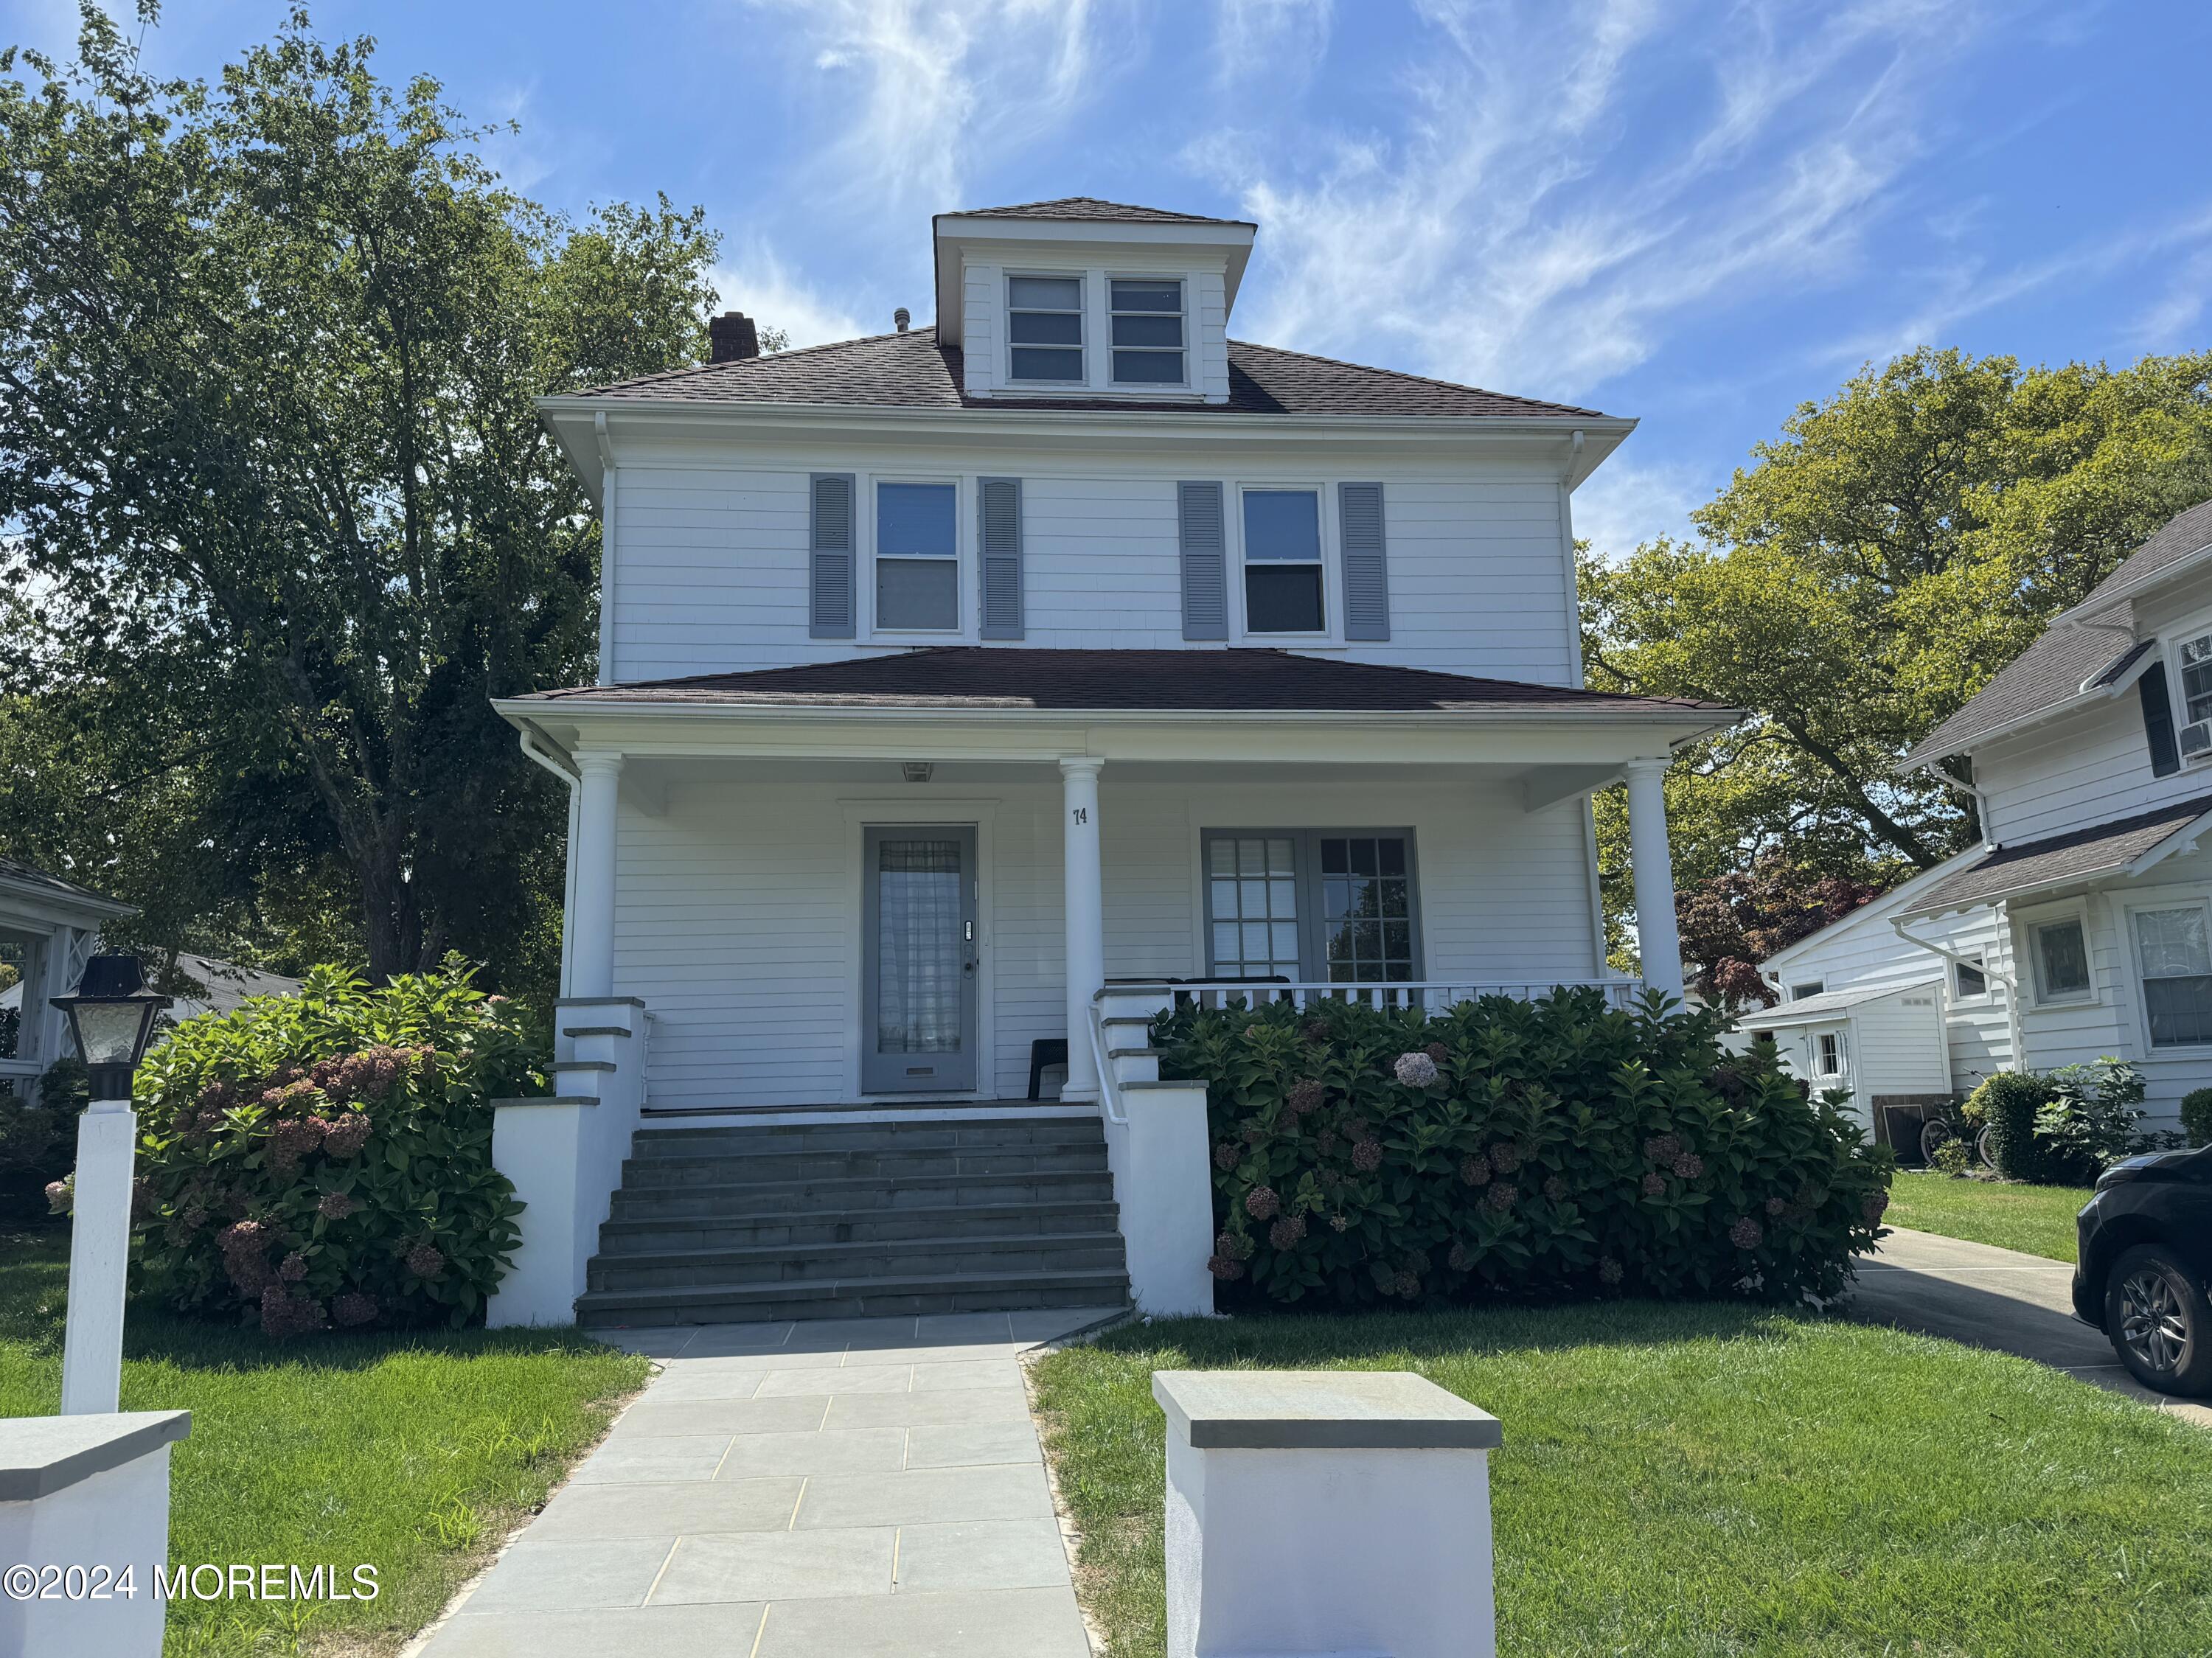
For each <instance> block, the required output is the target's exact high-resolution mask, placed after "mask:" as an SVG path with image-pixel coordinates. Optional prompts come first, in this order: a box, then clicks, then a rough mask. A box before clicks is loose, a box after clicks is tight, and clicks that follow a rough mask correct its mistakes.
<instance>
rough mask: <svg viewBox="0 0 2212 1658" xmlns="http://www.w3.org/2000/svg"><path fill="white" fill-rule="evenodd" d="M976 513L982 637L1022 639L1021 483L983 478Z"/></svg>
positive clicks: (1012, 480)
mask: <svg viewBox="0 0 2212 1658" xmlns="http://www.w3.org/2000/svg"><path fill="white" fill-rule="evenodd" d="M976 495H977V496H978V498H979V499H978V501H977V512H978V513H979V514H980V515H981V519H982V525H981V533H980V535H979V536H978V537H977V545H978V546H980V547H981V550H982V556H981V563H982V566H983V605H982V610H981V615H982V617H983V626H982V629H981V634H982V637H984V638H985V639H1019V638H1020V637H1021V636H1022V481H1021V480H1020V479H1019V478H983V479H981V480H980V481H979V483H978V486H977V489H976Z"/></svg>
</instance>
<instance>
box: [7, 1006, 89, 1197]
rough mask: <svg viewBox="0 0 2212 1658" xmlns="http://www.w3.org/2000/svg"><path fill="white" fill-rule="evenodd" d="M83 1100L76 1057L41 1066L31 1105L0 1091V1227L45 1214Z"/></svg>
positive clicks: (67, 1160)
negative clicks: (36, 1092) (50, 1187)
mask: <svg viewBox="0 0 2212 1658" xmlns="http://www.w3.org/2000/svg"><path fill="white" fill-rule="evenodd" d="M9 1011H14V1010H12V1009H10V1010H9ZM86 1097H87V1090H86V1082H85V1069H84V1061H83V1060H75V1059H61V1060H55V1061H54V1062H53V1063H52V1065H50V1066H47V1067H46V1071H45V1072H44V1074H42V1075H41V1076H40V1078H39V1088H38V1102H37V1103H36V1104H34V1105H25V1104H23V1103H22V1101H21V1096H20V1095H17V1094H15V1093H0V1224H10V1223H18V1222H21V1221H25V1220H29V1219H33V1218H40V1219H43V1218H45V1217H46V1214H47V1212H48V1209H49V1204H48V1199H47V1197H46V1187H48V1186H50V1185H51V1184H52V1182H54V1181H58V1180H62V1179H64V1178H65V1177H66V1176H67V1175H68V1174H69V1172H70V1169H71V1167H72V1166H74V1165H75V1163H76V1120H77V1117H78V1115H79V1114H81V1113H82V1111H83V1110H84V1108H85V1101H86Z"/></svg>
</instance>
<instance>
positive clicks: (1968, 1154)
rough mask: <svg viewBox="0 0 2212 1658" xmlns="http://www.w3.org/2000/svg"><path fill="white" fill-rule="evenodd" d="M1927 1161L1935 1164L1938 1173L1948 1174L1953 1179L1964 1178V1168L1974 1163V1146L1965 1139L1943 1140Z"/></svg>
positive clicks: (1968, 1167) (1969, 1167)
mask: <svg viewBox="0 0 2212 1658" xmlns="http://www.w3.org/2000/svg"><path fill="white" fill-rule="evenodd" d="M1929 1162H1930V1163H1934V1164H1935V1165H1936V1173H1937V1174H1939V1175H1949V1176H1950V1177H1951V1178H1952V1179H1953V1180H1964V1179H1965V1178H1966V1170H1967V1169H1971V1168H1972V1167H1973V1164H1974V1148H1973V1145H1972V1143H1971V1142H1969V1141H1966V1140H1945V1141H1944V1142H1943V1144H1942V1145H1939V1146H1937V1147H1936V1155H1935V1156H1934V1157H1930V1158H1929Z"/></svg>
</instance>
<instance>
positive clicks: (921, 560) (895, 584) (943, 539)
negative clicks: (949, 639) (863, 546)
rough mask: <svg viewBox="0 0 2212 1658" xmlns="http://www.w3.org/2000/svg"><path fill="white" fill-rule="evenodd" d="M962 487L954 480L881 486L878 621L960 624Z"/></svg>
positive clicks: (941, 626)
mask: <svg viewBox="0 0 2212 1658" xmlns="http://www.w3.org/2000/svg"><path fill="white" fill-rule="evenodd" d="M956 500H957V491H956V490H955V489H954V488H953V486H952V485H951V484H949V483H879V484H878V485H877V486H876V626H877V627H878V629H896V630H899V631H907V630H910V629H922V630H927V631H931V632H939V633H945V632H951V631H953V630H954V629H957V628H958V627H959V626H960V537H959V532H958V531H957V528H956V527H955V526H956V525H957V521H958V516H959V515H958V512H957V506H956Z"/></svg>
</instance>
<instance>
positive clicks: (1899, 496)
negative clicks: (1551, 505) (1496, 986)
mask: <svg viewBox="0 0 2212 1658" xmlns="http://www.w3.org/2000/svg"><path fill="white" fill-rule="evenodd" d="M2208 496H2212V353H2202V354H2197V355H2185V356H2176V357H2164V358H2160V357H2150V358H2145V359H2144V360H2142V361H2140V362H2138V363H2136V364H2135V365H2134V366H2132V367H2125V368H2112V367H2106V365H2104V364H2101V363H2098V364H2082V363H2069V364H2067V365H2065V366H2063V367H2057V368H2027V369H2023V368H2022V367H2020V365H2019V364H2018V363H2016V362H2015V361H2013V360H2012V359H2010V358H2008V357H1984V358H1974V357H1970V356H1967V355H1965V354H1963V353H1960V352H1958V351H1936V350H1918V351H1913V352H1910V353H1908V354H1906V355H1903V356H1900V357H1899V358H1897V359H1896V360H1895V361H1892V362H1890V363H1888V364H1887V365H1886V366H1883V367H1879V368H1875V367H1869V368H1868V369H1866V370H1865V371H1863V372H1862V373H1861V374H1857V375H1855V376H1853V377H1852V378H1851V379H1850V380H1848V381H1846V382H1845V384H1844V386H1843V387H1842V389H1841V390H1840V391H1838V392H1837V393H1836V394H1835V395H1834V396H1833V397H1831V398H1827V399H1826V401H1824V402H1820V403H1808V404H1804V405H1803V406H1802V407H1801V408H1800V409H1799V410H1797V411H1796V414H1794V415H1793V416H1791V417H1790V419H1789V420H1788V421H1786V422H1784V427H1783V431H1782V434H1781V435H1780V436H1779V437H1778V438H1777V439H1775V440H1772V441H1771V442H1766V443H1762V444H1760V445H1759V446H1758V447H1757V448H1756V449H1755V450H1754V451H1753V465H1749V466H1747V467H1746V468H1743V469H1742V470H1741V471H1738V472H1737V473H1736V474H1735V477H1734V479H1733V480H1732V481H1731V482H1730V483H1729V485H1728V487H1727V488H1726V489H1723V490H1722V491H1721V492H1720V493H1719V494H1718V495H1717V496H1716V497H1715V498H1714V500H1713V501H1711V502H1710V503H1708V504H1707V505H1706V506H1705V507H1702V508H1700V509H1699V511H1698V512H1696V513H1693V514H1692V519H1693V522H1694V524H1695V525H1696V528H1697V531H1698V532H1699V534H1698V538H1697V539H1695V540H1691V541H1675V540H1661V541H1657V542H1654V543H1650V544H1645V545H1644V546H1642V547H1639V548H1638V549H1637V550H1635V551H1634V552H1633V553H1632V554H1630V555H1629V556H1626V558H1622V559H1620V560H1619V561H1617V562H1613V561H1609V560H1607V559H1606V558H1605V557H1603V556H1600V552H1597V551H1589V550H1586V552H1585V556H1584V558H1583V562H1582V572H1581V574H1582V593H1583V611H1584V614H1583V651H1584V659H1585V662H1586V665H1587V666H1588V670H1589V677H1590V681H1591V683H1594V684H1598V685H1603V686H1607V687H1611V688H1616V689H1627V690H1634V691H1639V692H1644V693H1647V694H1654V695H1694V696H1700V697H1707V698H1711V699H1712V700H1714V701H1720V702H1724V703H1728V704H1729V705H1731V706H1733V707H1737V708H1744V709H1746V710H1747V711H1748V717H1747V719H1746V720H1744V721H1743V723H1742V724H1741V725H1739V726H1736V727H1735V729H1734V730H1732V731H1730V732H1727V733H1725V734H1723V735H1722V736H1720V737H1717V738H1713V739H1712V740H1711V741H1709V742H1706V743H1704V744H1699V745H1697V746H1696V747H1695V748H1694V749H1693V750H1692V751H1691V752H1690V753H1688V754H1687V755H1686V756H1685V762H1686V763H1684V764H1683V765H1681V766H1680V767H1678V768H1677V769H1676V772H1675V774H1673V775H1672V776H1670V778H1669V780H1668V811H1669V814H1670V822H1671V824H1672V827H1673V830H1674V847H1675V855H1676V860H1677V873H1678V878H1680V881H1681V884H1682V885H1683V887H1684V896H1683V902H1684V905H1685V906H1686V907H1687V906H1688V905H1690V904H1692V903H1693V902H1699V895H1698V893H1697V888H1698V885H1699V883H1701V882H1705V881H1710V880H1712V879H1714V878H1718V877H1723V876H1735V875H1741V874H1744V873H1746V872H1749V871H1751V870H1752V869H1753V866H1754V865H1758V864H1759V861H1760V860H1761V859H1779V861H1778V862H1777V863H1775V864H1774V865H1772V867H1773V868H1775V869H1778V870H1803V871H1811V872H1815V873H1825V874H1831V875H1836V876H1840V877H1844V878H1849V879H1850V880H1853V881H1859V882H1866V883H1869V884H1875V885H1879V884H1883V883H1885V882H1887V880H1889V879H1892V878H1894V877H1895V876H1896V875H1897V874H1899V873H1900V872H1905V871H1909V870H1910V869H1911V868H1915V867H1919V868H1926V867H1928V866H1929V865H1934V864H1936V863H1938V862H1940V861H1942V859H1944V858H1946V857H1948V856H1950V855H1951V854H1952V853H1955V852H1956V851H1958V850H1960V848H1961V847H1965V846H1966V845H1969V844H1971V843H1972V840H1973V839H1974V838H1975V837H1976V835H1978V824H1976V823H1974V821H1973V817H1972V807H1971V805H1970V801H1969V797H1967V796H1966V795H1965V794H1963V793H1961V792H1960V791H1958V790H1956V789H1954V788H1953V787H1951V786H1948V784H1947V783H1946V782H1944V781H1942V780H1936V779H1931V778H1928V777H1925V776H1919V777H1912V778H1905V777H1900V776H1899V775H1898V774H1897V772H1896V769H1895V768H1896V765H1897V762H1898V761H1899V758H1900V757H1901V756H1903V755H1904V754H1905V751H1906V750H1908V749H1910V748H1911V746H1912V745H1913V744H1915V743H1917V741H1918V740H1919V739H1920V738H1922V737H1923V736H1924V735H1925V734H1926V733H1927V732H1929V731H1930V730H1932V729H1933V728H1934V727H1935V726H1936V724H1937V723H1939V722H1940V721H1941V720H1943V719H1944V718H1945V717H1947V716H1948V715H1949V714H1952V713H1953V712H1954V711H1955V710H1956V709H1957V708H1959V707H1960V705H1961V704H1962V703H1964V702H1965V701H1966V699H1967V698H1968V697H1969V696H1971V695H1973V693H1974V692H1975V691H1977V690H1978V689H1980V688H1981V687H1982V686H1983V685H1984V684H1986V683H1988V682H1989V680H1990V677H1991V676H1993V675H1994V674H1995V673H1996V671H1997V670H1998V669H2000V668H2002V666H2003V665H2005V664H2006V663H2007V662H2008V661H2010V660H2011V659H2013V657H2015V655H2017V654H2018V653H2019V652H2020V651H2021V649H2022V648H2023V647H2025V646H2026V645H2027V643H2028V641H2031V640H2032V639H2033V638H2034V637H2035V635H2037V633H2039V631H2040V630H2041V629H2042V628H2043V627H2044V625H2045V623H2047V622H2048V621H2049V620H2050V619H2051V617H2052V616H2055V615H2056V614H2057V612H2058V611H2059V610H2063V609H2064V608H2065V607H2066V606H2067V605H2069V604H2073V603H2075V602H2076V601H2077V600H2079V599H2080V598H2081V597H2082V596H2083V595H2084V594H2085V593H2087V592H2088V590H2089V589H2090V588H2091V587H2093V586H2095V585H2096V583H2097V582H2099V581H2100V580H2103V579H2104V578H2105V577H2106V575H2108V574H2111V572H2112V569H2113V568H2115V567H2116V566H2117V565H2118V563H2119V562H2120V561H2121V560H2122V559H2123V558H2124V557H2125V556H2127V554H2128V553H2129V552H2130V550H2133V549H2134V548H2135V547H2136V545H2137V544H2139V543H2141V542H2142V540H2144V539H2145V538H2146V537H2148V536H2149V535H2150V533H2151V532H2152V531H2154V530H2156V529H2157V528H2158V527H2159V526H2160V525H2161V524H2163V523H2164V522H2165V521H2166V519H2168V518H2170V517H2171V516H2172V514H2173V513H2176V512H2178V511H2179V510H2180V509H2181V508H2183V507H2187V506H2190V505H2192V504H2193V503H2195V502H2197V501H2202V500H2204V499H2206V498H2207V497H2208ZM1598 820H1599V837H1600V844H1601V857H1602V859H1603V861H1604V864H1605V866H1606V867H1607V870H1608V872H1613V874H1614V875H1615V876H1616V878H1614V879H1613V880H1612V881H1611V883H1610V885H1611V888H1612V889H1613V890H1612V891H1611V894H1610V897H1611V905H1610V907H1611V908H1612V909H1613V913H1614V914H1615V917H1616V920H1618V918H1619V916H1620V914H1622V913H1624V912H1625V909H1626V892H1625V890H1621V889H1622V883H1621V882H1620V880H1619V879H1618V878H1617V875H1618V872H1620V871H1621V870H1622V869H1623V868H1624V867H1625V864H1626V818H1625V814H1624V813H1623V811H1622V810H1621V807H1620V802H1619V801H1618V800H1617V799H1601V800H1600V802H1599V809H1598Z"/></svg>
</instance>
